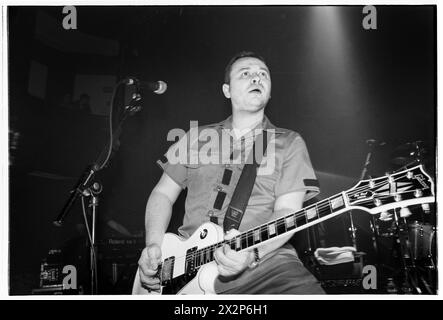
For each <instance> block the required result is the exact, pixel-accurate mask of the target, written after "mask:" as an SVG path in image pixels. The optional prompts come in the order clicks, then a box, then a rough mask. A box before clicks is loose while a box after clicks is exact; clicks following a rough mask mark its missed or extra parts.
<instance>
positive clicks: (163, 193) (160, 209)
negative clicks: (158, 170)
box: [145, 173, 182, 246]
mask: <svg viewBox="0 0 443 320" xmlns="http://www.w3.org/2000/svg"><path fill="white" fill-rule="evenodd" d="M181 191H182V189H181V187H180V186H179V185H178V184H177V183H176V182H175V181H174V180H172V179H171V178H170V177H169V176H168V175H167V174H166V173H163V175H162V176H161V178H160V181H159V182H158V183H157V185H156V186H155V187H154V189H153V190H152V192H151V195H150V196H149V199H148V203H147V204H146V212H145V229H146V245H147V246H148V245H150V244H157V245H159V246H161V243H162V241H163V236H164V234H165V232H166V229H167V228H168V224H169V221H170V220H171V215H172V206H173V205H174V203H175V201H176V200H177V198H178V196H179V195H180V192H181Z"/></svg>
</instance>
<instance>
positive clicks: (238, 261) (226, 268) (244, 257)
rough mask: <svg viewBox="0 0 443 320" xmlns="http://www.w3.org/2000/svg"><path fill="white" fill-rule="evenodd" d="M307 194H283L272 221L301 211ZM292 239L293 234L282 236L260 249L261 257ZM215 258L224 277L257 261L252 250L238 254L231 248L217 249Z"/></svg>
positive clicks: (237, 272) (231, 234)
mask: <svg viewBox="0 0 443 320" xmlns="http://www.w3.org/2000/svg"><path fill="white" fill-rule="evenodd" d="M304 196H305V192H304V191H301V192H291V193H287V194H283V195H281V196H280V197H278V198H277V200H276V201H275V204H274V215H273V217H272V219H278V218H279V217H282V216H284V215H287V214H289V213H293V212H296V211H298V210H300V209H301V208H302V206H303V199H304ZM236 234H238V231H233V232H231V233H230V234H229V235H228V238H230V237H233V236H235V235H236ZM291 237H292V234H289V235H284V236H281V237H279V238H277V239H275V240H273V241H272V242H270V243H267V244H264V245H262V246H260V247H259V256H260V257H263V256H265V255H267V254H268V253H270V252H272V251H274V250H276V249H278V248H280V247H281V246H283V245H284V244H285V243H286V242H288V240H289V239H290V238H291ZM215 258H216V261H217V263H218V270H219V273H220V274H221V275H222V276H226V277H228V276H234V275H236V274H239V273H240V272H242V271H243V270H245V269H246V268H248V267H249V266H250V265H251V264H252V262H253V261H254V260H255V255H254V252H253V251H251V250H248V251H243V252H236V251H234V250H231V249H230V247H229V246H227V245H226V246H224V247H223V248H219V249H217V251H216V253H215Z"/></svg>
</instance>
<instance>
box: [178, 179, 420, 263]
mask: <svg viewBox="0 0 443 320" xmlns="http://www.w3.org/2000/svg"><path fill="white" fill-rule="evenodd" d="M404 177H405V175H403V176H400V177H396V179H394V181H397V180H399V179H401V178H404ZM384 183H386V181H380V182H378V183H376V184H375V185H374V186H373V187H372V188H377V187H379V186H381V185H383V184H384ZM368 187H369V185H366V186H362V187H360V188H357V189H355V190H353V191H351V192H349V193H348V194H353V193H354V194H355V193H358V192H360V191H361V190H362V189H365V188H366V189H368ZM357 190H360V191H357ZM408 192H413V191H407V192H402V193H408ZM334 197H335V196H332V197H330V198H327V199H325V200H323V201H322V202H324V203H322V204H320V205H318V204H315V205H311V206H308V207H306V208H304V209H303V210H302V211H301V212H298V213H294V214H290V215H287V216H284V217H281V218H279V219H278V220H276V221H275V222H274V223H273V224H275V227H276V228H278V227H281V226H282V225H286V219H287V218H289V217H291V215H292V216H293V218H294V219H297V218H299V217H301V216H305V217H306V214H305V211H306V210H307V209H309V208H310V207H312V208H314V207H317V210H318V212H319V214H318V216H320V214H321V211H322V210H324V209H326V208H328V207H329V208H330V207H331V203H330V200H329V199H332V198H334ZM388 197H392V195H384V196H382V197H381V198H382V199H383V198H388ZM379 198H380V197H379ZM370 202H372V200H364V201H361V202H360V203H361V204H364V203H370ZM305 224H306V223H305ZM269 225H270V224H269V223H266V224H264V225H261V226H259V227H256V228H254V229H252V230H248V231H246V232H244V233H242V234H240V235H239V236H236V237H234V238H231V239H229V240H224V241H222V242H219V243H216V244H213V245H210V246H208V247H204V248H201V249H199V250H197V251H195V252H192V253H190V254H188V255H186V256H184V255H183V256H176V257H175V258H176V259H183V258H185V257H186V261H190V260H196V259H197V257H201V258H203V261H205V260H206V258H208V256H209V258H210V259H211V258H213V253H214V251H215V250H214V249H215V248H217V247H222V246H223V245H225V244H228V245H232V244H234V243H233V242H235V241H240V242H241V241H242V240H243V241H244V239H247V238H249V237H252V238H253V239H254V234H255V233H256V232H258V233H259V235H260V233H261V232H263V231H265V230H266V229H268V228H269ZM296 228H297V227H296ZM268 230H269V229H268ZM287 231H288V230H287V228H286V226H285V232H287ZM262 241H263V240H260V241H259V242H262ZM253 242H255V240H253ZM259 242H257V243H259Z"/></svg>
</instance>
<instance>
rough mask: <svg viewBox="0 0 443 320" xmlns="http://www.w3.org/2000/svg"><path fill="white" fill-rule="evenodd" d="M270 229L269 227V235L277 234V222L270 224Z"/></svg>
mask: <svg viewBox="0 0 443 320" xmlns="http://www.w3.org/2000/svg"><path fill="white" fill-rule="evenodd" d="M268 229H269V237H270V238H271V237H272V236H274V235H275V224H274V222H272V223H270V224H268Z"/></svg>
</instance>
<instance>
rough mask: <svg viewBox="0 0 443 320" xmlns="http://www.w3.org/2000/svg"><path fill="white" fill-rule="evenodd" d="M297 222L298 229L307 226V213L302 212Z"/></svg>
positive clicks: (296, 219)
mask: <svg viewBox="0 0 443 320" xmlns="http://www.w3.org/2000/svg"><path fill="white" fill-rule="evenodd" d="M295 222H296V224H297V227H301V226H302V225H305V224H306V222H307V218H306V213H305V212H302V213H301V214H299V215H298V216H297V218H295Z"/></svg>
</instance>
